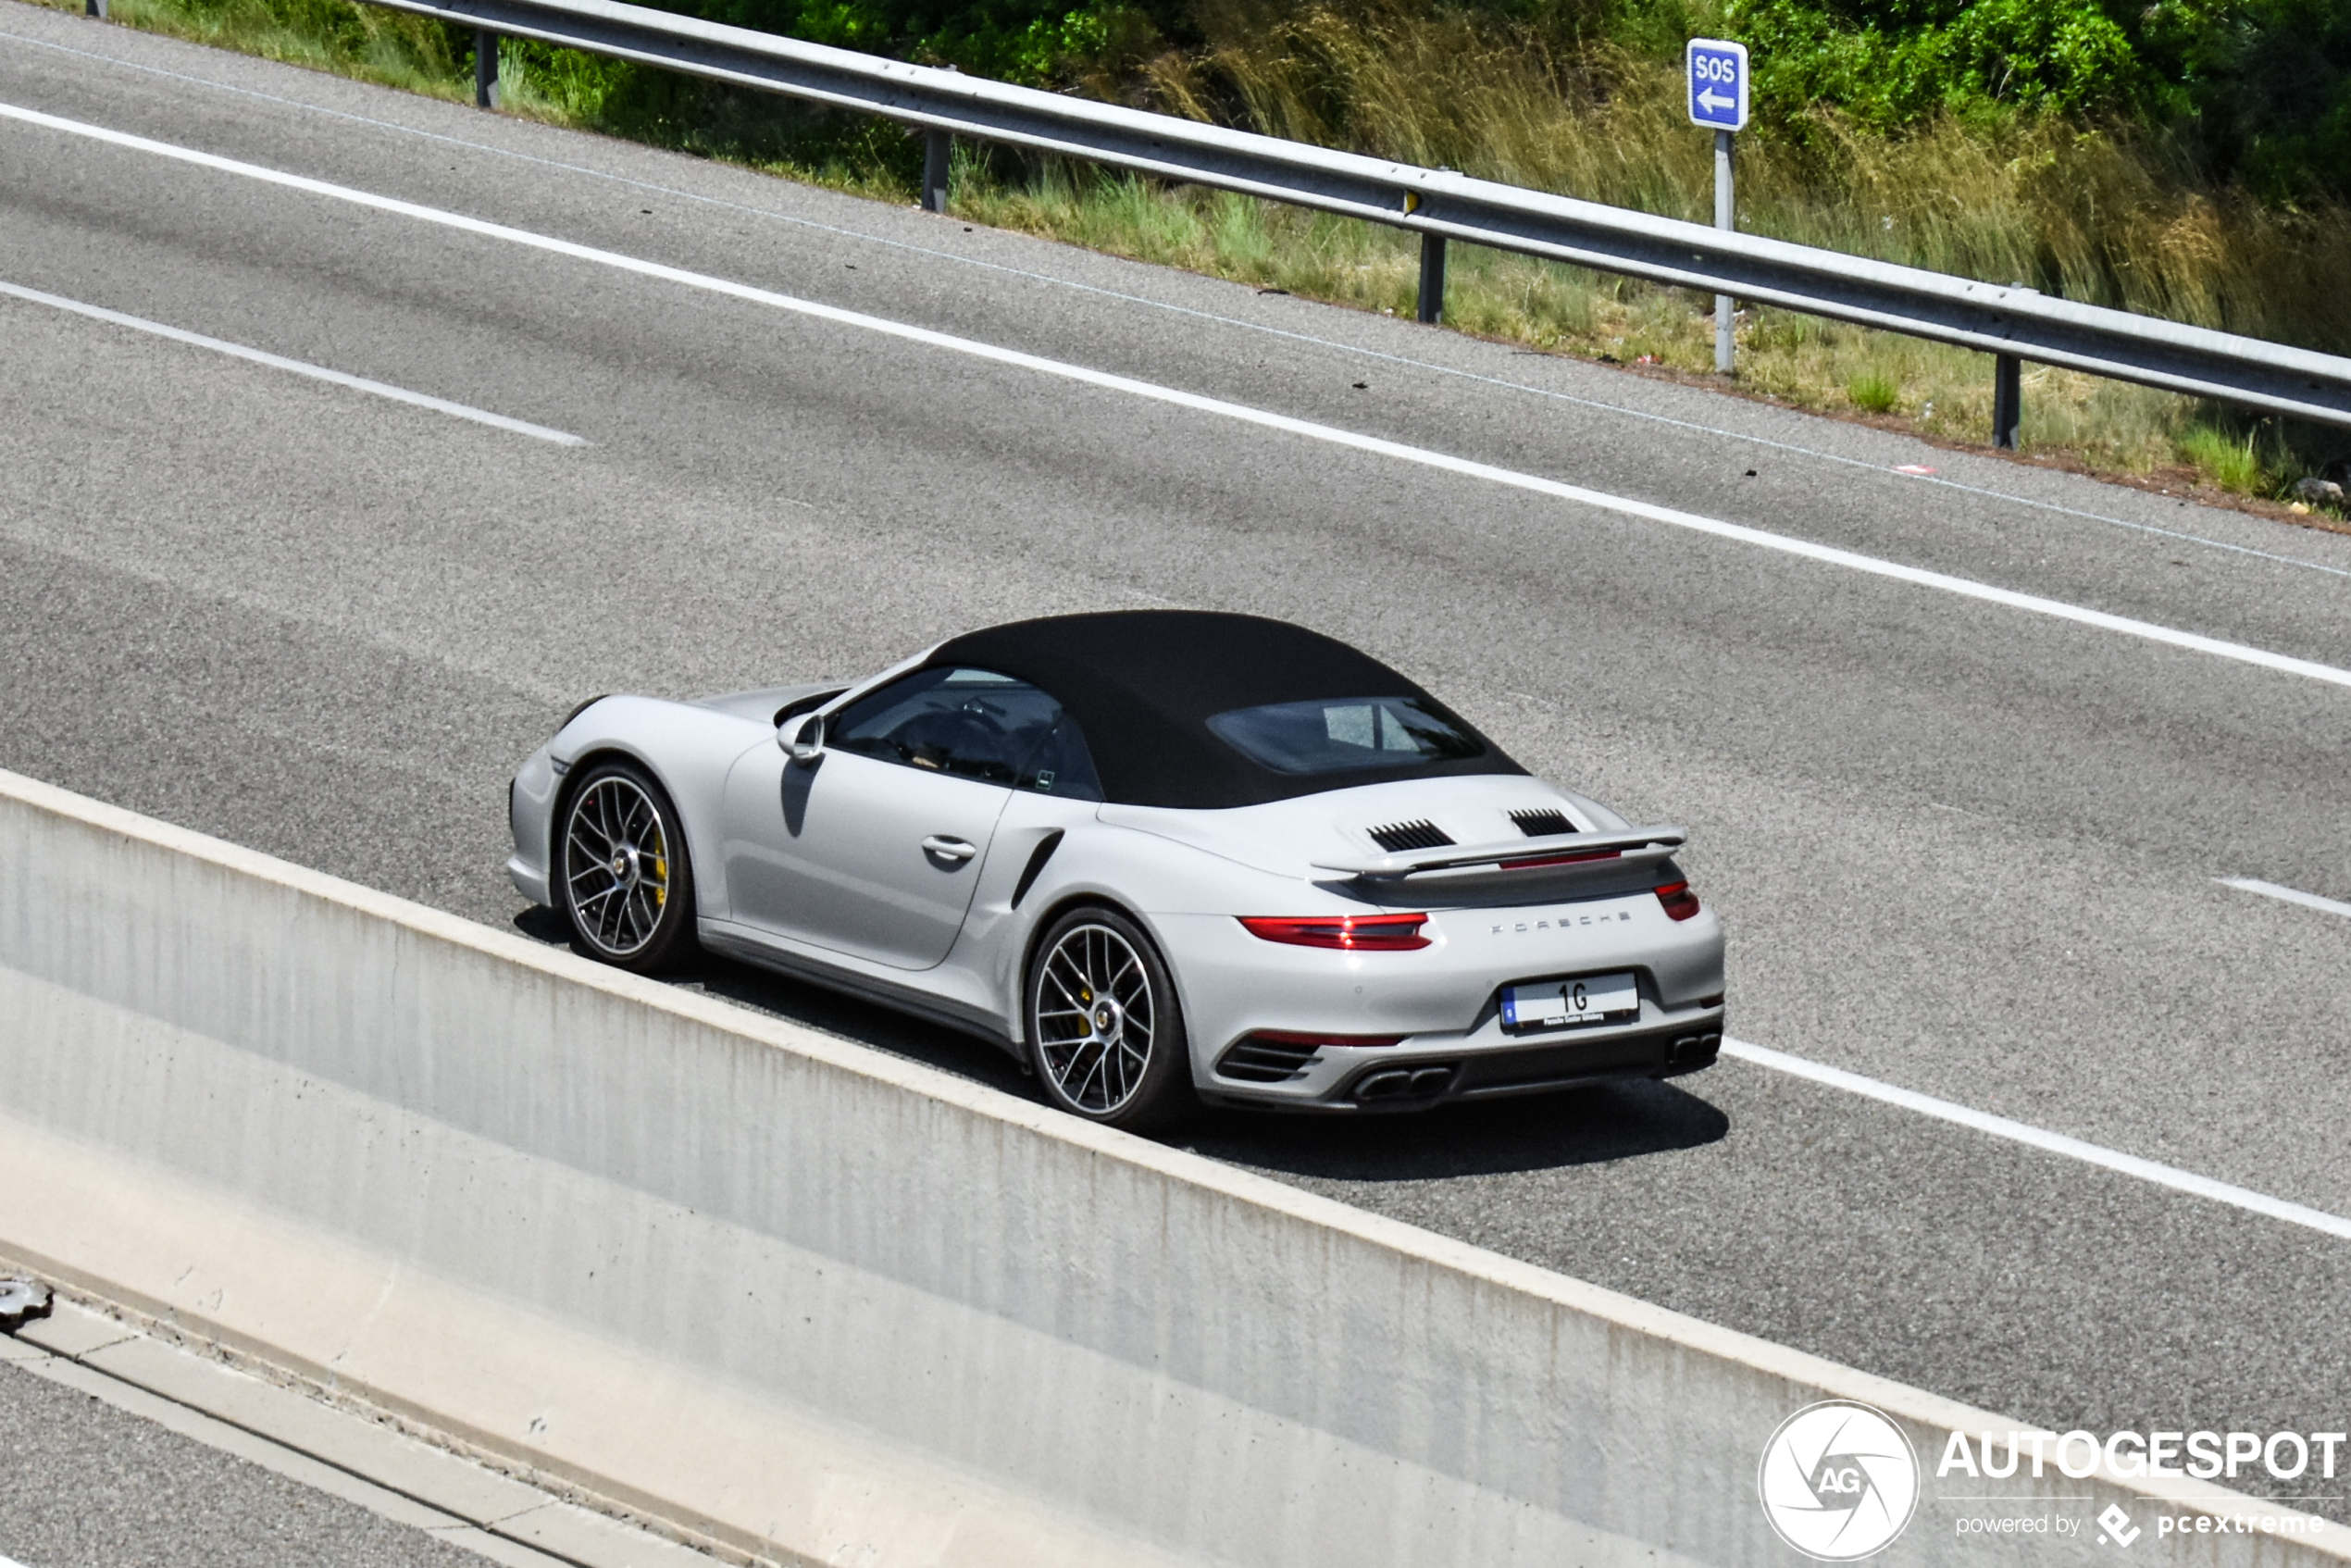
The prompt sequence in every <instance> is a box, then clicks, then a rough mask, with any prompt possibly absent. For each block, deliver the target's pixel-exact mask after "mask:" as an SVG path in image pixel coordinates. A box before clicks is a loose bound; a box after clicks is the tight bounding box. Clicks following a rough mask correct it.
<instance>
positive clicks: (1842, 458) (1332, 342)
mask: <svg viewBox="0 0 2351 1568" xmlns="http://www.w3.org/2000/svg"><path fill="white" fill-rule="evenodd" d="M0 38H9V39H14V40H16V41H18V42H19V43H23V44H31V45H33V46H34V47H36V48H41V49H50V50H54V51H56V53H58V54H62V55H72V56H78V57H80V58H81V59H85V60H94V61H97V62H99V63H101V64H104V65H110V66H117V67H119V68H122V69H124V70H135V71H143V72H145V73H147V74H148V75H150V76H161V77H168V78H169V79H170V80H172V81H185V82H188V83H190V84H192V85H193V86H197V87H209V88H212V89H214V90H216V91H218V92H221V93H235V94H237V95H238V96H240V97H244V98H254V99H257V100H259V101H261V102H263V103H267V104H280V105H283V106H286V107H288V108H294V109H301V110H303V111H305V112H306V113H309V114H316V115H324V116H327V117H328V118H332V119H342V120H349V121H351V122H352V123H353V124H355V125H366V126H372V127H375V128H376V129H378V130H382V131H395V132H397V133H399V134H400V135H403V136H416V137H421V138H423V139H424V140H425V141H428V142H440V143H445V144H447V145H449V146H452V147H464V148H466V150H468V151H469V152H477V153H484V154H488V155H489V156H492V157H500V158H511V159H513V160H515V161H516V162H517V163H528V164H536V165H538V166H539V167H540V168H555V169H561V170H563V171H564V172H565V173H566V174H578V175H584V176H586V177H587V178H589V179H591V180H605V181H608V182H609V183H612V184H615V185H625V186H628V188H629V189H631V190H637V191H651V192H653V193H657V194H660V195H665V196H674V197H676V198H678V200H679V201H684V202H693V203H696V204H698V205H703V206H714V207H722V208H725V209H726V210H728V211H729V212H740V213H744V214H747V215H749V216H751V217H753V218H765V219H766V220H768V221H770V222H775V223H787V224H790V225H792V226H793V227H795V228H800V229H811V230H816V231H817V232H819V233H825V234H838V235H840V236H841V237H843V238H844V239H851V240H857V241H860V242H862V243H866V244H872V245H879V246H882V247H884V248H886V249H889V250H897V251H905V252H907V253H909V254H910V255H923V256H930V257H932V258H934V259H936V260H939V261H946V262H952V263H953V264H955V265H956V266H958V267H971V268H978V269H980V270H981V271H984V272H1001V273H1002V274H1004V275H1005V276H1007V277H1011V278H1026V279H1028V280H1032V281H1034V282H1039V283H1046V284H1050V285H1051V286H1052V287H1054V288H1057V289H1068V290H1072V291H1074V292H1077V293H1081V294H1097V295H1100V296H1101V297H1102V298H1104V299H1113V300H1117V301H1119V302H1121V303H1122V304H1126V305H1142V306H1144V307H1146V308H1147V309H1151V310H1163V311H1166V312H1168V313H1170V314H1172V315H1176V316H1188V317H1192V318H1194V319H1195V320H1200V321H1213V322H1216V323H1217V324H1218V325H1220V326H1225V327H1232V328H1236V329H1238V330H1241V331H1245V332H1258V333H1263V335H1265V336H1267V337H1275V338H1287V339H1288V340H1290V341H1291V342H1301V343H1312V344H1313V345H1314V346H1316V347H1317V348H1326V349H1331V350H1333V351H1335V352H1337V353H1339V354H1347V355H1355V356H1356V357H1358V358H1362V359H1376V360H1380V361H1383V362H1385V363H1387V364H1389V365H1401V366H1405V367H1410V368H1412V369H1414V370H1425V371H1427V372H1429V373H1430V374H1432V375H1437V376H1451V377H1454V378H1456V379H1458V380H1465V381H1478V382H1481V383H1483V384H1485V385H1486V386H1490V387H1501V388H1504V389H1506V390H1508V391H1511V392H1524V393H1526V394H1527V395H1529V396H1531V397H1542V398H1549V399H1550V400H1551V401H1553V402H1555V403H1571V404H1575V405H1576V406H1577V407H1580V408H1590V409H1596V410H1598V411H1599V412H1601V413H1605V414H1615V415H1619V416H1622V417H1624V418H1627V419H1646V420H1648V421H1649V422H1651V423H1653V424H1660V425H1668V426H1671V427H1673V429H1683V430H1692V431H1696V432H1697V433H1698V434H1700V435H1710V436H1719V437H1721V438H1723V440H1726V441H1739V442H1748V444H1750V445H1754V446H1760V447H1767V448H1769V449H1771V450H1772V451H1774V452H1785V453H1787V454H1790V455H1791V456H1797V457H1809V458H1811V459H1812V460H1814V461H1815V462H1820V463H1835V464H1839V465H1842V466H1843V467H1848V468H1865V469H1868V470H1870V471H1872V472H1878V471H1882V470H1883V468H1884V465H1883V464H1882V463H1880V462H1878V461H1877V460H1876V459H1873V458H1867V457H1848V456H1847V455H1845V454H1843V453H1837V452H1822V451H1821V450H1820V449H1819V448H1817V447H1810V446H1804V445H1802V444H1800V443H1798V442H1789V441H1779V440H1776V439H1774V438H1773V437H1771V436H1760V435H1757V434H1755V433H1754V432H1752V431H1749V430H1733V429H1723V427H1722V426H1719V425H1709V424H1706V423H1703V422H1702V421H1699V420H1696V419H1683V418H1677V417H1674V416H1673V415H1671V414H1659V413H1656V412H1654V411H1653V410H1650V409H1646V408H1635V407H1633V406H1631V405H1630V404H1623V403H1611V402H1609V401H1608V400H1607V399H1605V398H1598V397H1585V396H1582V395H1580V394H1578V393H1575V392H1561V391H1559V390H1558V389H1556V388H1553V387H1536V386H1529V385H1528V384H1527V383H1526V382H1524V381H1513V380H1510V379H1509V378H1507V377H1503V376H1488V375H1486V374H1485V373H1484V372H1482V371H1477V370H1464V369H1462V367H1459V366H1456V365H1439V364H1437V363H1436V362H1435V361H1433V360H1426V359H1415V358H1413V357H1412V356H1411V355H1402V354H1389V353H1387V352H1386V351H1385V350H1381V349H1375V348H1365V347H1364V346H1362V344H1361V343H1350V342H1340V341H1339V340H1337V339H1336V338H1324V337H1317V336H1316V335H1315V334H1313V333H1312V332H1300V331H1295V330H1291V329H1289V328H1286V327H1272V326H1268V325H1266V324H1265V323H1264V322H1263V321H1250V320H1246V319H1244V318H1242V317H1238V316H1225V315H1221V314H1219V313H1217V312H1215V311H1213V310H1200V309H1198V308H1196V307H1195V306H1192V305H1176V304H1173V303H1171V302H1169V301H1167V300H1156V299H1152V298H1150V297H1149V296H1148V295H1144V294H1131V293H1127V292H1125V291H1124V290H1120V289H1111V288H1104V287H1103V286H1101V284H1099V283H1080V282H1078V281H1076V280H1075V279H1070V278H1060V277H1056V276H1054V275H1053V274H1052V273H1050V272H1035V271H1031V270H1029V269H1028V268H1023V267H1014V266H1011V265H1009V264H1008V263H1005V262H1001V261H989V260H987V259H986V258H984V257H981V256H975V255H963V254H962V253H960V252H957V251H943V250H939V249H936V248H935V247H933V246H929V245H918V244H915V243H914V242H913V241H911V240H893V239H889V238H888V237H887V236H884V235H880V234H875V233H869V232H867V231H866V230H862V229H851V228H848V227H846V226H844V225H841V224H838V223H826V222H824V221H822V220H820V219H817V218H801V217H797V216H795V215H793V214H791V213H786V212H777V211H776V210H775V209H774V208H772V207H763V206H753V205H751V204H749V203H747V202H733V201H728V199H727V198H725V197H724V196H711V195H705V194H703V193H701V192H699V191H684V190H680V189H678V187H677V186H674V185H664V184H661V183H659V182H657V181H654V180H638V179H634V178H632V177H631V176H628V175H626V174H615V173H613V172H611V171H610V170H609V169H602V168H589V167H588V166H587V165H585V164H576V163H566V162H564V161H563V160H561V159H559V158H542V157H540V156H537V155H535V154H531V153H518V152H516V151H515V150H514V149H513V148H511V147H496V146H492V145H491V144H490V143H487V142H475V141H470V140H468V139H467V138H466V137H463V136H449V135H444V134H443V133H442V132H441V131H426V130H423V129H421V128H419V127H417V126H413V125H402V124H400V123H399V122H398V121H396V120H389V119H376V118H371V117H369V116H367V115H360V114H353V113H352V112H351V111H349V110H348V109H330V108H328V107H327V106H325V105H323V104H312V103H305V102H304V101H303V100H301V99H299V98H287V97H281V96H280V95H279V94H277V93H264V92H261V91H259V90H258V89H255V88H252V87H238V86H235V85H233V84H231V83H230V82H226V81H213V80H211V79H210V78H208V77H202V76H190V75H188V74H187V73H186V72H184V71H176V70H166V69H165V68H163V67H161V66H151V65H146V64H143V63H142V62H140V61H137V60H126V59H122V58H120V57H119V56H114V55H100V54H95V53H93V52H92V51H90V50H87V49H76V48H73V47H71V46H70V45H68V44H54V43H51V42H50V41H49V40H47V39H44V38H33V37H30V36H28V35H27V34H24V33H20V32H10V31H7V30H6V29H5V28H0ZM1528 352H1533V351H1528ZM1561 357H1562V358H1565V359H1567V360H1569V361H1570V362H1571V363H1580V361H1576V360H1575V359H1574V355H1562V356H1561ZM1781 411H1782V412H1785V413H1795V412H1798V411H1797V410H1795V409H1793V408H1789V407H1787V406H1786V405H1785V404H1783V405H1781ZM1913 467H1915V466H1913ZM1911 471H1912V468H1910V467H1897V468H1896V469H1894V472H1896V473H1909V472H1911ZM1920 477H1922V478H1931V479H1933V482H1934V483H1935V484H1938V485H1941V486H1944V487H1945V488H1947V489H1949V490H1956V491H1959V492H1961V493H1962V494H1967V495H1974V496H1980V497H1982V498H1983V499H1984V500H1986V501H1999V502H2005V503H2007V504H2009V505H2012V506H2024V507H2029V508H2031V509H2032V510H2034V511H2036V512H2047V513H2051V514H2053V515H2055V516H2061V517H2078V518H2080V519H2082V520H2083V521H2084V522H2091V523H2107V524H2109V525H2111V526H2112V527H2115V528H2118V529H2130V530H2132V531H2133V532H2134V533H2146V534H2154V535H2156V536H2158V538H2162V539H2171V540H2177V541H2180V542H2181V543H2183V544H2196V545H2202V546H2204V547H2205V548H2207V549H2210V550H2221V551H2226V552H2228V553H2229V554H2234V555H2248V556H2251V557H2253V558H2254V559H2255V560H2259V561H2268V562H2270V563H2272V564H2273V565H2276V566H2298V567H2301V568H2302V569H2304V570H2306V571H2313V572H2324V573H2326V574H2327V575H2328V576H2330V577H2339V578H2351V567H2344V566H2326V565H2324V564H2323V563H2320V562H2318V561H2306V560H2304V559H2302V558H2301V557H2300V556H2298V555H2281V554H2277V553H2276V552H2274V551H2270V550H2257V549H2255V548H2254V547H2253V546H2252V545H2249V544H2232V543H2230V542H2228V541H2225V540H2219V539H2208V538H2206V537H2205V536H2204V535H2203V534H2200V533H2185V532H2183V531H2182V530H2180V529H2167V528H2162V527H2159V526H2158V525H2157V524H2154V523H2141V522H2133V521H2132V520H2131V519H2130V518H2128V517H2112V516H2107V514H2105V513H2103V512H2091V511H2087V510H2084V508H2082V507H2079V506H2068V505H2066V504H2064V503H2062V502H2058V501H2042V500H2038V499H2036V498H2034V497H2033V496H2029V495H2017V494H2013V493H2011V492H2008V491H2004V490H1993V489H1991V488H1989V487H1987V486H1984V485H1973V484H1968V483H1966V482H1964V481H1963V480H1959V479H1948V478H1945V477H1943V476H1940V475H1937V474H1935V473H1934V470H1933V469H1932V468H1929V469H1927V470H1925V473H1924V474H1923V475H1922V476H1920ZM2179 504H2180V505H2183V506H2184V505H2186V504H2187V503H2186V502H2184V501H2182V502H2180V503H2179Z"/></svg>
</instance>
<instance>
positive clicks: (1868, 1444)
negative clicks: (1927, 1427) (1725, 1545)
mask: <svg viewBox="0 0 2351 1568" xmlns="http://www.w3.org/2000/svg"><path fill="white" fill-rule="evenodd" d="M1755 1485H1756V1490H1757V1491H1758V1492H1760V1494H1761V1495H1762V1498H1763V1517H1764V1518H1766V1519H1768V1520H1770V1521H1771V1522H1772V1528H1773V1530H1775V1531H1777V1532H1778V1534H1779V1537H1780V1539H1782V1540H1784V1541H1785V1542H1787V1544H1788V1545H1790V1546H1792V1547H1794V1548H1795V1549H1797V1550H1798V1551H1800V1552H1802V1553H1803V1554H1804V1555H1805V1556H1807V1557H1810V1558H1817V1559H1818V1560H1820V1561H1821V1562H1851V1561H1853V1560H1854V1559H1855V1558H1859V1557H1867V1556H1869V1555H1870V1554H1871V1553H1872V1552H1873V1551H1877V1550H1879V1549H1882V1548H1884V1547H1885V1546H1887V1545H1888V1544H1890V1543H1891V1542H1892V1541H1893V1539H1894V1537H1897V1536H1898V1535H1900V1534H1901V1533H1902V1527H1903V1526H1904V1525H1906V1524H1909V1522H1910V1512H1911V1511H1912V1510H1913V1509H1915V1508H1916V1507H1917V1506H1918V1500H1919V1461H1918V1455H1917V1454H1915V1453H1914V1452H1912V1451H1911V1450H1910V1440H1909V1438H1908V1437H1904V1436H1903V1435H1902V1429H1901V1428H1900V1427H1898V1426H1897V1425H1894V1423H1893V1422H1891V1421H1889V1420H1887V1419H1886V1417H1885V1415H1884V1414H1883V1413H1882V1412H1878V1411H1875V1410H1872V1409H1871V1408H1870V1407H1869V1406H1868V1405H1865V1404H1857V1403H1855V1402H1854V1401H1853V1400H1823V1401H1822V1402H1821V1403H1819V1404H1816V1405H1807V1406H1805V1407H1804V1408H1803V1409H1802V1410H1799V1411H1797V1412H1796V1413H1795V1414H1794V1415H1791V1416H1789V1417H1788V1418H1787V1419H1786V1420H1785V1421H1783V1422H1781V1423H1780V1429H1779V1430H1778V1431H1776V1432H1774V1433H1773V1434H1772V1440H1771V1441H1770V1442H1768V1443H1766V1444H1764V1445H1763V1465H1762V1468H1761V1470H1760V1471H1759V1472H1758V1474H1757V1475H1756V1482H1755Z"/></svg>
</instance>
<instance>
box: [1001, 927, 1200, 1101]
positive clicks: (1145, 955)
mask: <svg viewBox="0 0 2351 1568" xmlns="http://www.w3.org/2000/svg"><path fill="white" fill-rule="evenodd" d="M1022 1023H1023V1024H1024V1025H1025V1026H1026V1034H1027V1037H1028V1059H1029V1064H1030V1065H1032V1066H1033V1067H1035V1068H1036V1070H1037V1081H1038V1083H1039V1085H1040V1086H1041V1087H1042V1088H1043V1089H1044V1091H1045V1098H1046V1099H1047V1100H1048V1101H1051V1103H1052V1104H1053V1105H1054V1106H1055V1107H1057V1108H1058V1109H1060V1110H1064V1111H1066V1112H1068V1113H1069V1114H1071V1115H1073V1116H1083V1117H1084V1118H1085V1119H1086V1120H1088V1121H1089V1122H1099V1123H1101V1125H1103V1126H1113V1127H1122V1128H1124V1129H1126V1131H1128V1132H1144V1131H1150V1130H1153V1129H1157V1128H1163V1127H1167V1126H1173V1125H1175V1124H1176V1123H1177V1122H1179V1121H1181V1120H1182V1119H1183V1118H1184V1117H1185V1116H1186V1115H1187V1114H1189V1113H1190V1112H1191V1111H1193V1110H1194V1109H1196V1108H1197V1107H1198V1105H1199V1103H1200V1101H1199V1099H1198V1097H1197V1096H1196V1095H1194V1094H1193V1092H1192V1061H1191V1047H1190V1044H1189V1042H1188V1039H1186V1037H1185V1033H1184V1014H1183V1010H1182V1008H1181V1007H1180V1006H1179V1005H1178V1004H1177V1002H1176V984H1175V980H1174V978H1173V977H1171V976H1170V975H1169V974H1168V970H1167V964H1166V963H1165V961H1164V960H1163V959H1162V958H1161V957H1160V955H1159V949H1158V948H1157V947H1155V946H1154V945H1152V942H1151V938H1150V937H1149V936H1147V935H1145V934H1144V931H1143V928H1142V927H1140V926H1138V925H1137V924H1136V923H1135V922H1134V921H1132V920H1130V919H1128V918H1127V917H1126V915H1121V914H1119V913H1118V912H1117V911H1116V910H1113V909H1106V908H1102V907H1101V906H1099V905H1090V904H1089V905H1085V906H1082V907H1080V908H1076V909H1073V910H1070V911H1068V912H1067V913H1065V914H1064V915H1061V916H1060V917H1059V918H1057V919H1055V920H1054V921H1053V922H1052V924H1051V925H1050V926H1048V927H1046V928H1045V935H1044V936H1043V938H1042V939H1041V940H1039V942H1038V943H1037V947H1036V956H1035V958H1034V959H1033V960H1032V961H1031V962H1030V964H1029V969H1028V977H1027V982H1026V988H1025V991H1024V1001H1023V1007H1022Z"/></svg>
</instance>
